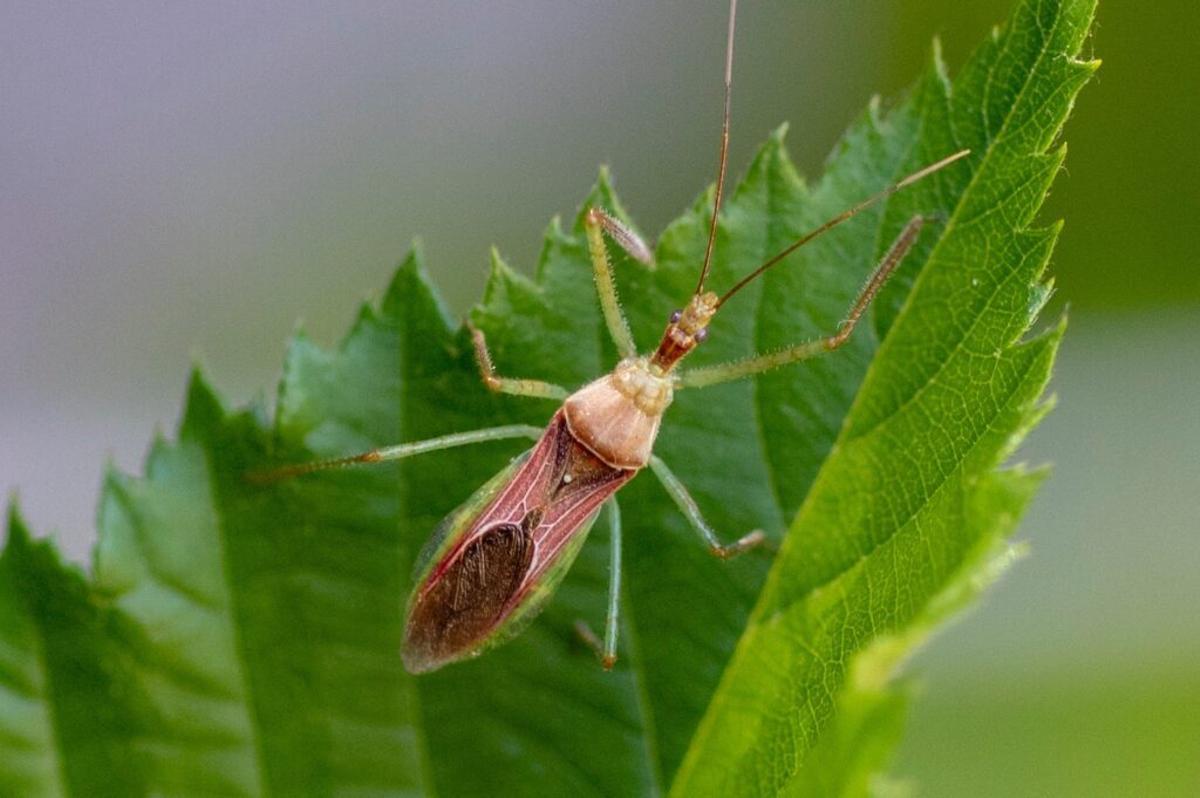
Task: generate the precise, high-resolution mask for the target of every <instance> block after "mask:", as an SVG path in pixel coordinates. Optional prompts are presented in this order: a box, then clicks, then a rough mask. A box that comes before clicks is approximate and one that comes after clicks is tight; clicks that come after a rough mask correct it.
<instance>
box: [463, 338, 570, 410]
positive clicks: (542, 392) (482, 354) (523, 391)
mask: <svg viewBox="0 0 1200 798" xmlns="http://www.w3.org/2000/svg"><path fill="white" fill-rule="evenodd" d="M467 328H468V329H470V331H471V340H472V342H474V344H475V362H476V363H478V364H479V376H481V377H482V378H483V384H484V385H486V386H487V387H488V388H489V389H490V390H493V391H495V392H496V393H510V394H513V395H515V396H529V397H532V398H534V399H557V400H559V401H562V400H563V399H566V398H567V396H569V395H570V391H568V390H567V389H566V388H563V387H562V386H560V385H555V384H554V383H551V382H542V381H541V380H521V379H517V380H514V379H511V378H509V377H498V376H496V366H495V365H494V364H493V363H492V355H491V353H490V352H489V351H488V345H487V338H485V337H484V335H483V330H481V329H479V328H478V327H476V326H475V325H474V324H471V323H470V322H467Z"/></svg>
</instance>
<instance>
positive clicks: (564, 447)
mask: <svg viewBox="0 0 1200 798" xmlns="http://www.w3.org/2000/svg"><path fill="white" fill-rule="evenodd" d="M736 15H737V2H736V0H731V2H730V8H729V27H728V38H727V42H726V52H725V103H724V112H723V115H722V128H721V143H720V154H719V160H718V168H717V180H716V189H715V192H714V197H713V207H712V215H711V217H710V221H709V228H708V242H707V246H706V248H705V253H704V261H703V264H702V266H701V268H700V276H699V279H698V281H697V283H696V288H695V290H694V291H693V292H692V295H691V297H690V298H689V299H688V301H687V303H686V305H684V307H682V308H681V309H679V310H676V311H674V312H673V313H671V314H670V317H669V319H668V321H667V325H666V329H665V330H664V332H663V335H662V339H661V340H660V341H659V343H658V346H657V348H656V349H655V350H654V352H653V353H652V354H650V355H648V356H642V355H639V354H638V353H637V349H636V347H635V345H634V340H633V336H632V334H631V332H630V329H629V325H628V322H627V321H626V320H625V318H624V316H623V315H622V313H621V309H620V306H619V304H618V301H617V290H616V285H615V282H614V278H613V274H612V269H611V266H610V263H609V257H608V249H607V246H608V245H607V244H606V241H605V239H606V238H607V239H609V240H611V241H612V242H614V243H615V244H616V245H618V246H620V247H621V248H622V249H623V250H625V251H626V252H628V253H629V254H630V255H631V256H632V257H633V258H634V259H635V260H638V261H641V262H643V263H647V264H648V263H651V262H652V255H651V250H650V247H649V246H648V245H647V244H646V243H645V242H644V241H642V239H641V238H640V237H639V236H638V235H637V234H636V233H634V232H633V231H632V230H631V229H629V228H628V227H626V226H625V225H624V224H623V223H622V222H621V221H619V220H618V219H616V218H614V217H613V216H611V215H609V214H608V213H606V212H605V211H604V210H603V209H601V208H590V209H589V210H588V211H587V213H586V214H585V216H584V227H585V231H586V234H587V243H588V249H589V253H590V256H591V261H592V267H593V271H594V277H595V282H596V289H597V294H598V297H599V301H600V306H601V310H602V313H603V317H604V321H605V325H606V326H607V328H608V332H609V335H610V336H611V337H612V340H613V343H614V344H615V346H616V349H617V351H618V352H619V354H620V361H619V362H618V363H617V365H616V367H615V368H614V369H613V371H612V373H610V374H608V375H606V376H603V377H601V378H599V379H597V380H595V381H593V382H591V383H588V384H587V385H584V386H583V387H582V388H580V389H578V390H576V391H574V392H569V391H567V390H566V389H565V388H562V387H560V386H557V385H553V384H550V383H546V382H541V381H537V380H528V379H511V378H508V377H502V376H499V375H498V374H497V373H496V370H495V367H494V366H493V363H492V358H491V355H490V354H489V351H488V346H487V341H486V339H485V337H484V334H483V332H482V331H481V330H478V329H475V328H474V327H472V328H471V334H472V339H473V343H474V347H475V355H476V359H477V361H478V365H479V370H480V374H481V376H482V378H483V381H484V383H485V384H486V385H487V387H488V388H489V389H491V390H493V391H497V392H500V393H507V394H514V395H518V396H526V397H535V398H540V399H556V400H560V401H561V402H562V405H561V407H560V408H559V409H558V410H557V411H556V412H555V413H554V415H553V417H552V418H551V419H550V422H549V424H548V425H547V426H546V428H545V429H544V430H540V429H536V428H533V427H528V426H524V425H509V426H501V427H494V428H490V429H480V430H474V431H470V432H460V433H457V434H453V435H447V436H444V437H440V438H434V439H431V440H425V441H416V442H411V443H403V444H399V445H396V446H390V447H385V448H381V449H375V450H372V451H368V452H364V453H362V454H357V455H353V456H349V457H340V458H336V459H331V460H321V461H317V462H312V463H304V464H300V465H295V466H289V467H284V468H281V469H277V470H275V471H272V472H269V473H268V474H267V475H266V476H267V477H268V478H270V479H276V478H280V477H287V476H296V475H300V474H307V473H311V472H314V471H319V470H323V469H328V468H338V467H344V466H349V465H354V464H361V463H377V462H382V461H386V460H395V459H400V458H405V457H412V456H415V455H418V454H422V453H425V452H431V451H435V450H439V449H447V448H451V447H456V446H464V445H468V444H473V443H481V442H483V441H494V440H500V439H507V438H522V437H529V438H533V439H534V440H535V441H536V443H535V444H534V446H533V448H532V449H530V450H529V451H528V452H526V453H525V454H524V455H522V456H521V457H519V458H517V459H516V460H514V461H513V462H512V463H511V464H510V465H509V466H508V467H507V468H505V469H504V470H502V471H501V472H500V473H499V474H497V475H496V476H495V477H493V478H492V479H491V480H490V481H489V482H487V483H486V484H485V485H484V486H483V487H481V488H479V489H478V490H477V491H476V492H475V494H474V495H472V496H471V497H470V498H469V499H468V500H467V501H466V502H465V503H464V504H463V505H462V506H460V507H459V508H458V509H456V510H454V511H453V512H452V513H451V514H450V515H449V516H447V517H446V518H445V519H444V520H443V521H442V522H441V524H440V525H439V527H438V528H437V530H436V531H435V532H434V534H433V536H432V537H431V539H430V540H429V542H428V543H427V544H426V546H425V548H424V550H423V552H422V553H421V556H420V557H419V558H418V562H417V567H416V572H415V585H414V587H413V589H412V594H411V596H410V597H409V600H408V607H407V615H406V619H405V629H404V640H403V644H402V648H401V656H402V659H403V661H404V665H405V667H406V668H407V669H408V670H409V671H410V672H413V673H422V672H426V671H432V670H435V669H437V668H440V667H442V666H443V665H446V664H448V663H452V662H455V661H458V660H462V659H465V658H468V657H473V656H475V655H477V654H480V653H482V652H483V651H484V650H486V649H488V648H490V647H492V646H494V645H497V644H499V643H501V642H503V641H505V640H508V639H510V638H512V637H513V636H514V635H516V634H517V633H518V632H519V631H520V630H521V629H523V628H524V626H525V625H526V624H527V623H528V622H529V621H530V620H532V618H533V617H534V616H535V615H536V614H537V613H538V611H539V610H540V609H541V608H542V607H543V606H544V605H545V603H546V601H547V600H548V598H549V597H550V595H551V594H552V593H553V591H554V589H555V588H556V587H557V585H558V584H559V582H561V581H562V578H563V577H564V575H565V574H566V571H567V569H568V568H569V567H570V566H571V564H572V562H573V561H574V559H575V557H576V555H577V554H578V552H579V549H580V547H581V546H582V544H583V541H584V539H585V537H586V536H587V533H588V531H589V530H590V528H591V527H592V525H593V524H594V522H595V520H596V518H597V516H598V515H599V513H600V511H601V510H602V509H604V510H605V512H606V513H607V519H608V523H609V525H610V527H611V576H610V583H609V590H608V611H607V616H606V619H605V626H604V636H603V639H601V638H599V637H598V636H597V635H595V634H594V633H593V632H591V630H590V629H589V628H587V627H586V626H585V625H580V627H579V630H580V634H581V636H583V638H584V639H585V640H586V641H588V642H589V644H590V645H591V646H592V647H593V648H594V649H595V650H596V653H597V655H598V656H599V658H600V660H601V662H602V664H603V665H604V667H605V668H606V669H607V668H611V667H612V666H613V664H614V663H615V661H616V658H617V629H618V596H619V594H620V580H621V534H620V511H619V509H618V506H617V499H616V493H617V491H618V490H619V489H620V488H621V487H622V486H623V485H625V484H626V483H627V482H629V480H631V479H632V478H633V477H634V475H636V474H637V473H638V472H639V471H641V470H642V469H644V468H646V467H649V469H650V471H651V472H652V473H653V474H654V475H655V476H656V477H657V478H658V479H659V480H660V481H661V483H662V485H663V487H664V488H665V489H666V491H667V493H668V494H669V495H670V496H671V498H672V499H673V500H674V501H675V503H676V504H677V505H678V507H679V509H680V510H681V511H682V512H683V514H684V515H685V516H686V517H687V519H688V520H689V522H690V523H691V525H692V526H693V527H694V528H695V530H696V532H697V533H699V536H700V537H701V539H702V540H703V542H704V543H705V544H706V545H707V546H708V549H709V550H710V551H711V552H712V553H713V554H714V555H716V556H718V557H721V558H729V557H733V556H736V555H738V554H741V553H742V552H745V551H747V550H749V549H751V548H754V547H756V546H759V545H760V544H762V543H763V542H764V541H765V540H766V536H765V535H764V533H763V532H762V531H761V530H754V531H752V532H749V533H748V534H746V535H744V536H742V537H741V538H739V539H737V540H735V541H734V542H732V543H728V544H726V543H722V542H721V540H720V538H718V536H717V534H716V533H715V532H714V531H713V529H712V528H711V527H710V526H709V524H708V523H707V522H706V521H705V520H704V518H703V516H702V515H701V513H700V510H699V508H698V507H697V505H696V502H695V501H694V500H693V499H692V497H691V496H690V495H689V493H688V491H687V489H686V488H685V487H684V485H683V483H682V482H680V480H679V479H678V478H677V477H676V476H675V475H674V473H673V472H672V471H671V469H670V468H669V467H668V466H667V464H666V463H664V462H663V461H662V460H661V459H659V458H658V457H657V456H655V455H654V453H653V447H654V441H655V438H656V436H657V435H658V430H659V424H660V422H661V421H662V418H663V414H664V413H665V412H666V410H667V408H668V407H669V406H670V404H671V401H672V398H673V396H674V393H675V391H677V390H683V389H693V388H701V387H704V386H709V385H715V384H717V383H723V382H728V381H731V380H738V379H743V378H747V377H750V376H753V375H755V374H758V373H760V372H763V371H766V370H767V369H771V368H775V367H778V366H783V365H786V364H789V363H795V362H798V361H801V360H805V359H808V358H811V357H814V356H816V355H820V354H823V353H827V352H832V351H834V350H836V349H838V348H839V347H840V346H841V345H842V344H844V343H845V342H846V341H847V340H848V339H849V337H850V335H851V333H852V332H853V331H854V328H855V325H856V324H857V323H858V321H859V320H860V319H861V318H862V316H863V313H864V311H865V310H866V309H867V307H868V306H869V305H870V303H871V301H872V300H873V299H874V297H875V295H876V294H877V293H878V291H879V289H880V287H881V286H882V285H883V284H884V282H885V281H886V280H887V279H888V277H889V275H891V274H892V273H893V271H894V270H895V269H896V267H897V266H898V265H899V263H900V262H901V260H902V259H903V258H904V256H905V254H906V253H907V252H908V250H909V249H910V248H911V247H912V245H913V244H914V242H915V241H916V240H917V236H918V234H919V232H920V230H921V228H922V226H924V225H925V224H927V223H928V222H929V221H930V218H929V217H925V216H915V217H913V218H912V219H911V220H910V221H909V222H908V223H907V224H906V225H905V226H904V228H903V230H902V231H901V233H900V235H899V236H898V237H897V238H896V240H895V241H894V242H893V243H892V245H891V247H890V248H889V249H888V250H887V252H886V254H885V255H884V257H883V259H882V260H881V261H880V262H879V263H878V265H877V266H876V267H875V270H874V272H873V273H872V274H871V277H870V278H869V280H868V281H867V283H866V285H865V286H864V288H863V289H862V291H861V292H860V294H859V296H858V297H857V299H856V301H855V302H854V304H853V305H852V306H851V307H850V309H849V312H848V314H847V316H846V319H845V321H843V322H842V323H841V325H840V326H839V327H838V328H837V329H836V330H835V331H833V332H831V333H830V334H828V335H826V336H824V337H822V338H818V339H815V340H810V341H806V342H803V343H799V344H796V345H793V346H790V347H787V348H785V349H782V350H779V351H776V352H771V353H768V354H761V355H756V356H753V357H750V358H747V359H745V360H741V361H738V362H734V363H729V364H724V365H715V366H705V367H702V368H696V369H692V370H687V371H681V370H679V369H678V366H679V363H680V362H681V361H682V360H683V359H684V358H686V357H687V355H688V354H689V353H690V352H692V350H694V349H695V348H696V347H697V346H699V345H700V344H702V343H703V342H704V340H705V339H706V338H707V336H708V325H709V322H710V321H711V320H712V318H713V316H714V315H715V314H716V313H718V312H719V311H720V309H721V308H722V307H723V306H724V305H725V304H726V303H727V302H728V301H729V300H730V299H732V298H733V297H734V296H736V295H737V293H738V292H739V291H740V290H741V289H742V288H743V287H745V286H746V285H747V284H749V283H750V282H751V281H753V280H755V279H757V278H758V277H759V276H761V275H762V274H763V273H764V272H765V271H767V270H768V269H770V268H771V267H773V266H775V265H776V264H778V263H780V262H781V261H782V260H784V259H785V258H786V257H787V256H788V255H789V254H791V253H792V252H794V251H795V250H796V249H798V248H799V247H801V246H803V245H804V244H805V243H807V242H809V241H811V240H812V239H814V238H816V237H817V236H819V235H821V234H822V233H824V232H825V231H827V230H829V229H831V228H833V227H835V226H837V225H840V224H841V223H843V222H845V221H847V220H848V219H850V218H851V217H853V216H855V215H856V214H858V213H859V212H860V211H862V210H864V209H866V208H868V207H870V206H871V205H873V204H875V203H876V202H878V201H880V200H882V199H884V198H885V197H888V196H890V195H891V194H893V193H895V192H897V191H899V190H901V189H902V188H904V187H905V186H908V185H910V184H912V183H914V182H916V181H917V180H920V179H921V178H923V177H925V176H927V175H929V174H932V173H933V172H935V171H937V170H939V169H942V168H943V167H945V166H948V165H949V164H951V163H954V162H955V161H957V160H959V159H960V158H963V157H964V156H966V155H967V154H968V152H967V151H965V150H964V151H961V152H957V153H954V154H953V155H950V156H948V157H946V158H943V159H942V160H940V161H937V162H936V163H933V164H931V165H929V166H926V167H925V168H923V169H920V170H919V171H917V172H914V173H913V174H911V175H909V176H908V177H905V178H904V179H902V180H900V181H899V182H897V183H895V184H893V185H891V186H889V187H887V188H885V189H883V190H882V191H880V192H879V193H877V194H875V195H874V196H872V197H869V198H867V199H865V200H863V201H862V202H860V203H859V204H857V205H855V206H854V207H852V208H850V209H848V210H846V211H844V212H843V213H841V214H839V215H837V216H835V217H833V218H832V219H830V220H829V221H827V222H825V223H824V224H822V225H821V226H819V227H817V228H816V229H814V230H813V231H812V232H810V233H808V234H807V235H805V236H803V237H801V238H800V239H798V240H796V241H795V242H793V243H792V244H790V245H789V246H787V247H786V248H784V249H783V250H782V251H781V252H779V253H778V254H777V255H775V256H774V257H772V258H770V259H768V260H767V261H766V262H765V263H763V264H762V265H761V266H759V267H758V268H757V269H755V270H754V271H752V272H750V273H749V274H747V275H746V276H745V277H744V278H742V279H741V280H740V281H739V282H737V283H736V284H735V285H734V286H732V287H731V288H729V289H728V290H727V291H726V292H725V293H724V294H720V295H718V294H717V293H714V292H712V291H709V290H707V287H706V279H707V277H708V274H709V267H710V265H711V263H712V256H713V246H714V242H715V240H716V232H717V219H718V214H719V212H720V209H721V200H722V194H723V190H724V185H725V172H726V167H727V163H728V151H729V108H730V95H731V87H732V72H733V40H734V29H735V19H736Z"/></svg>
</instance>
